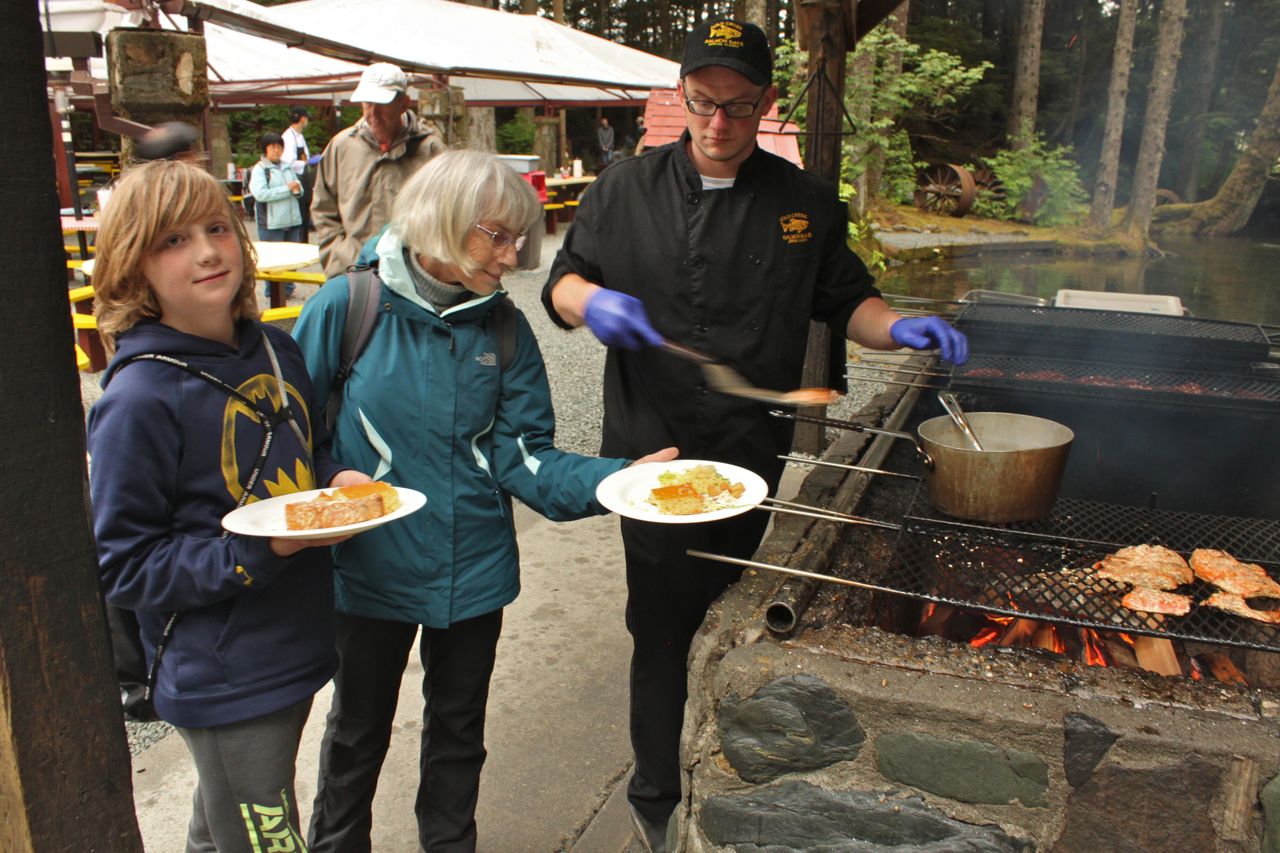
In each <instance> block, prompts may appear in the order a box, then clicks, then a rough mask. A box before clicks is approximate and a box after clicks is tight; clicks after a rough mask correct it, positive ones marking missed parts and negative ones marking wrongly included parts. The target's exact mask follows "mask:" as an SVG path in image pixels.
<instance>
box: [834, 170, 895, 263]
mask: <svg viewBox="0 0 1280 853" xmlns="http://www.w3.org/2000/svg"><path fill="white" fill-rule="evenodd" d="M857 195H858V191H857V189H856V188H855V187H854V186H853V185H852V184H848V183H845V182H844V181H841V182H840V198H841V199H843V200H844V202H845V203H846V204H847V205H848V206H849V235H848V243H849V248H851V249H852V250H853V252H854V254H856V255H857V256H858V257H859V258H861V259H862V262H863V263H864V264H866V267H867V269H868V270H869V271H870V272H871V274H872V275H880V274H881V273H883V272H884V271H885V270H886V269H888V268H889V259H888V258H887V257H885V254H884V248H883V247H882V246H881V245H880V241H879V240H878V239H877V238H876V235H875V231H873V230H872V228H871V225H872V223H871V217H869V216H865V215H860V214H859V213H858V211H857V209H856V208H855V207H854V204H853V199H854V198H855V197H856V196H857Z"/></svg>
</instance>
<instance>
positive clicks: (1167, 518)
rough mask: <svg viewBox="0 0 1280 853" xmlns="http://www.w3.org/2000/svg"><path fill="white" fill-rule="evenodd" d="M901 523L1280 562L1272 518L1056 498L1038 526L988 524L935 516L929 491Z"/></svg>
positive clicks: (1279, 536) (1278, 527) (1279, 535)
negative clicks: (1214, 550)
mask: <svg viewBox="0 0 1280 853" xmlns="http://www.w3.org/2000/svg"><path fill="white" fill-rule="evenodd" d="M905 521H906V525H907V528H908V529H910V530H922V531H933V532H939V531H940V530H948V529H956V528H962V529H965V530H970V531H975V532H983V533H986V534H989V535H995V536H999V535H1006V534H1012V535H1016V536H1019V537H1026V538H1029V539H1053V540H1061V541H1063V542H1065V543H1075V544H1079V545H1081V546H1098V547H1102V548H1105V549H1107V550H1109V551H1114V550H1115V549H1117V548H1122V547H1124V546H1126V545H1134V544H1137V543H1140V542H1141V543H1146V544H1149V545H1163V546H1165V547H1166V548H1171V549H1173V550H1174V551H1177V552H1178V553H1180V554H1182V555H1184V556H1185V555H1187V554H1190V553H1191V552H1192V551H1194V550H1195V549H1196V548H1219V549H1221V550H1223V551H1227V552H1229V553H1231V554H1233V555H1234V556H1235V557H1236V559H1239V560H1244V561H1245V562H1248V563H1280V521H1277V520H1276V519H1272V518H1236V517H1234V516H1229V515H1204V514H1202V513H1194V512H1174V511H1172V510H1162V509H1147V508H1144V507H1135V506H1121V505H1119V504H1110V503H1099V502H1097V501H1086V500H1077V499H1075V498H1058V500H1057V502H1055V503H1054V505H1053V510H1052V511H1051V512H1050V513H1049V515H1048V516H1047V517H1046V518H1043V519H1040V520H1039V521H1028V522H1017V523H1015V524H1008V525H989V524H983V523H981V522H972V521H962V520H960V519H957V518H952V517H951V516H949V515H945V514H943V513H941V512H939V511H938V510H936V509H934V507H933V505H932V504H930V503H929V498H928V489H927V487H924V488H920V489H918V490H917V491H916V494H915V498H914V499H913V501H912V503H911V507H910V508H909V509H908V510H907V512H906V518H905ZM1206 543H1211V544H1206Z"/></svg>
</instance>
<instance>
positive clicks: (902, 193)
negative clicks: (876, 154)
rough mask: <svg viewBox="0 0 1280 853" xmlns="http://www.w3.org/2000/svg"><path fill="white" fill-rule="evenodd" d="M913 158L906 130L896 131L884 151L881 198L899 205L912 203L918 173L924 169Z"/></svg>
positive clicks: (922, 165)
mask: <svg viewBox="0 0 1280 853" xmlns="http://www.w3.org/2000/svg"><path fill="white" fill-rule="evenodd" d="M924 165H925V164H924V163H923V162H922V161H919V160H916V159H915V158H914V157H913V156H912V151H911V138H910V137H909V136H908V135H907V132H906V131H905V130H898V131H894V133H893V134H892V135H891V136H890V137H889V143H888V145H886V146H885V149H884V166H883V169H882V171H881V172H880V189H879V194H880V197H881V198H885V199H889V200H890V201H894V202H897V203H898V204H907V203H908V202H910V201H911V199H912V197H913V194H914V193H915V190H916V173H917V172H918V171H920V169H922V168H924Z"/></svg>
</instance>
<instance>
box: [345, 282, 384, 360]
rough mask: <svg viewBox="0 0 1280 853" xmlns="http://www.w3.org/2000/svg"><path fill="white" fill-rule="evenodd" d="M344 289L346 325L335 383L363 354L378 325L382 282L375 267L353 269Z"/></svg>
mask: <svg viewBox="0 0 1280 853" xmlns="http://www.w3.org/2000/svg"><path fill="white" fill-rule="evenodd" d="M347 285H348V287H349V288H350V290H351V296H350V298H349V299H348V301H347V320H346V324H345V325H344V326H343V327H342V352H341V359H340V361H339V366H338V379H339V380H340V381H342V382H345V381H346V379H347V376H349V375H350V374H351V368H352V367H354V366H355V363H356V360H357V359H358V358H360V355H361V353H363V352H364V348H365V347H366V346H367V345H368V343H369V338H370V337H372V335H373V326H374V324H375V323H376V322H377V321H378V297H379V295H380V294H381V291H382V279H380V278H378V267H377V264H374V265H372V266H358V267H353V268H352V269H351V270H350V271H349V272H348V273H347Z"/></svg>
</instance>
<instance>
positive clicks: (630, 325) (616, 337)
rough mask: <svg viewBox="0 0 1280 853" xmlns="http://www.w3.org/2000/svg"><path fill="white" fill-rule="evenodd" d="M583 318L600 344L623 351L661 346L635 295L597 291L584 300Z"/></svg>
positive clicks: (642, 304) (603, 289)
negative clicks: (619, 348) (620, 348)
mask: <svg viewBox="0 0 1280 853" xmlns="http://www.w3.org/2000/svg"><path fill="white" fill-rule="evenodd" d="M583 313H584V314H585V317H584V319H585V320H586V321H587V328H588V329H590V330H591V331H592V333H593V334H594V335H595V336H596V337H597V338H599V339H600V343H602V344H604V345H605V346H610V347H622V348H623V349H641V348H642V347H656V346H661V345H662V335H660V334H658V331H657V329H655V328H653V326H652V325H650V323H649V315H648V314H646V313H645V310H644V303H643V302H641V301H640V300H639V299H636V298H635V297H634V296H628V295H627V294H625V293H619V292H618V291H616V290H609V289H607V288H603V287H602V288H600V289H599V290H597V291H596V292H595V293H593V294H592V295H591V298H590V299H588V300H587V307H586V310H585V311H584V312H583Z"/></svg>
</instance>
